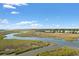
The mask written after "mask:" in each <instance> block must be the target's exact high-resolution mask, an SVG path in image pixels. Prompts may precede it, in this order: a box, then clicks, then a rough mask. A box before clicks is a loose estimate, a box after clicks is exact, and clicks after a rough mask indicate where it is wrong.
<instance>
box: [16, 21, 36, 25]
mask: <svg viewBox="0 0 79 59" xmlns="http://www.w3.org/2000/svg"><path fill="white" fill-rule="evenodd" d="M33 23H35V21H21V22H18V23H16V25H27V24H33Z"/></svg>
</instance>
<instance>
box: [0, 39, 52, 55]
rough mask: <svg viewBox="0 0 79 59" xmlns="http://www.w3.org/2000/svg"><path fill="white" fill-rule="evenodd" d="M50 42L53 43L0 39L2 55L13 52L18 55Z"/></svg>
mask: <svg viewBox="0 0 79 59" xmlns="http://www.w3.org/2000/svg"><path fill="white" fill-rule="evenodd" d="M50 44H51V43H47V42H42V41H38V40H14V39H12V40H0V55H1V54H7V55H9V54H12V53H14V54H15V55H18V54H20V53H24V52H27V51H30V50H34V49H38V48H41V47H44V46H48V45H50ZM52 44H53V43H52Z"/></svg>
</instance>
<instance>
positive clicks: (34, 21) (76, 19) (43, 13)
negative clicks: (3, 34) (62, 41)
mask: <svg viewBox="0 0 79 59" xmlns="http://www.w3.org/2000/svg"><path fill="white" fill-rule="evenodd" d="M27 28H79V4H77V3H74V4H73V3H72V4H71V3H70V4H67V3H63V4H61V3H57V4H56V3H28V4H23V5H18V4H17V5H16V4H0V29H27Z"/></svg>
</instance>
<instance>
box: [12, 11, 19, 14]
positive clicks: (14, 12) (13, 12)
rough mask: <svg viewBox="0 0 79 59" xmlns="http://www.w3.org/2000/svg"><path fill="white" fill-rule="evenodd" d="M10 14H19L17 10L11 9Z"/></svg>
mask: <svg viewBox="0 0 79 59" xmlns="http://www.w3.org/2000/svg"><path fill="white" fill-rule="evenodd" d="M11 14H19V12H17V11H12V12H11Z"/></svg>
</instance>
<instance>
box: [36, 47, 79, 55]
mask: <svg viewBox="0 0 79 59" xmlns="http://www.w3.org/2000/svg"><path fill="white" fill-rule="evenodd" d="M76 55H79V49H74V48H70V47H61V48H56V49H52V50H51V51H46V52H42V53H39V54H37V56H76Z"/></svg>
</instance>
